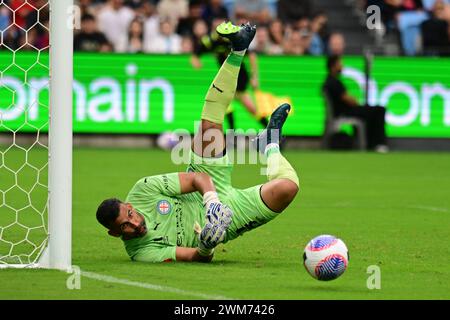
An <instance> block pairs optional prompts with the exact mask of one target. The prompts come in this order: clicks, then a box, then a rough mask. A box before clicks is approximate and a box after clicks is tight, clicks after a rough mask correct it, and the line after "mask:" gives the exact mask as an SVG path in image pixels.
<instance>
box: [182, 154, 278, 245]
mask: <svg viewBox="0 0 450 320" xmlns="http://www.w3.org/2000/svg"><path fill="white" fill-rule="evenodd" d="M232 170H233V165H232V164H231V163H230V161H229V159H228V156H224V157H221V158H202V157H200V156H198V155H196V154H195V153H194V152H191V163H190V164H189V167H188V171H190V172H205V173H207V174H208V175H209V176H210V177H211V178H212V179H213V181H214V185H215V187H216V191H217V193H218V195H219V199H220V201H222V202H223V203H224V204H226V205H228V206H229V207H230V208H231V209H232V210H233V222H232V224H231V225H230V227H229V229H228V231H227V236H226V239H225V241H224V242H227V241H230V240H233V239H235V238H237V237H238V236H240V235H242V234H243V233H244V232H247V231H250V230H252V229H255V228H256V227H259V226H261V225H263V224H265V223H267V222H269V221H270V220H272V219H273V218H275V217H276V216H277V215H278V213H276V212H274V211H272V210H271V209H269V208H268V207H267V205H266V204H265V203H264V202H263V200H262V199H261V195H260V189H261V186H262V185H261V184H260V185H256V186H253V187H250V188H247V189H237V188H233V186H232V185H231V172H232Z"/></svg>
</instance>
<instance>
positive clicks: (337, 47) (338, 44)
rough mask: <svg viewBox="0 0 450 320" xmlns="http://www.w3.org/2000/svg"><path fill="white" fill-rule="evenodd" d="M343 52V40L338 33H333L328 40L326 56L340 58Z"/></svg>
mask: <svg viewBox="0 0 450 320" xmlns="http://www.w3.org/2000/svg"><path fill="white" fill-rule="evenodd" d="M344 52H345V38H344V35H343V34H342V33H340V32H335V33H332V34H331V35H330V38H329V40H328V55H329V56H332V55H337V56H342V55H343V54H344Z"/></svg>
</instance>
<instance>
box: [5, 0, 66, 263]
mask: <svg viewBox="0 0 450 320" xmlns="http://www.w3.org/2000/svg"><path fill="white" fill-rule="evenodd" d="M11 3H12V2H10V1H8V0H0V15H3V17H5V16H6V17H7V18H8V17H9V19H10V20H9V25H8V26H6V27H5V26H4V25H3V26H2V25H1V24H0V35H1V37H0V40H1V42H0V268H11V267H13V268H35V267H39V268H51V269H60V270H69V269H70V268H71V263H72V249H71V248H72V113H73V108H72V100H73V99H72V85H73V27H72V26H73V19H74V16H73V12H74V6H73V0H48V1H43V2H39V3H40V7H37V6H36V7H35V3H38V2H34V1H31V0H23V1H22V3H19V5H17V4H16V6H15V7H13V5H12V4H11ZM24 12H28V13H30V12H31V14H30V17H31V18H29V19H28V20H31V21H33V19H34V22H32V23H31V24H30V23H29V21H28V20H27V21H26V23H25V22H24V21H20V20H19V18H18V17H19V16H21V15H22V14H23V13H24ZM3 22H4V19H3ZM37 28H39V30H41V31H42V30H44V31H45V33H46V34H47V39H48V40H47V44H42V41H41V42H39V41H36V37H37V31H36V29H37ZM11 34H12V35H14V36H15V37H16V35H18V36H17V37H16V38H15V39H14V38H13V37H10V35H11ZM11 39H12V40H11ZM43 39H44V40H45V35H44V37H43ZM10 40H11V41H10ZM13 40H14V41H13ZM33 40H34V41H35V42H33ZM44 42H45V41H44ZM46 128H48V139H46V135H45V134H43V133H45V130H46Z"/></svg>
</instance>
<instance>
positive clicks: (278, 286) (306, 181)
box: [0, 149, 450, 299]
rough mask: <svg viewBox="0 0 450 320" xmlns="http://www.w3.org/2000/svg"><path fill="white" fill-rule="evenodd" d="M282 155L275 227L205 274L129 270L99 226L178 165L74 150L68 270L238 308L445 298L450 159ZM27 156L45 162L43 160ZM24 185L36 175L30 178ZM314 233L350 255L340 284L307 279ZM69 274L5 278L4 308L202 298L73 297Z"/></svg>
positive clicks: (92, 285)
mask: <svg viewBox="0 0 450 320" xmlns="http://www.w3.org/2000/svg"><path fill="white" fill-rule="evenodd" d="M285 154H286V157H287V158H288V159H289V160H290V162H291V163H292V164H293V165H294V167H295V168H296V169H297V171H298V173H299V175H300V178H301V189H302V190H301V192H300V193H299V195H298V196H297V198H296V200H295V201H294V203H293V204H292V205H291V206H290V207H289V208H288V210H286V211H285V212H284V213H283V214H281V215H280V217H278V218H276V219H275V220H274V221H272V222H270V223H268V224H267V225H264V226H262V227H260V228H258V229H256V230H253V231H251V232H249V233H247V234H245V235H244V236H243V237H241V238H238V239H236V240H234V241H232V242H230V243H228V244H226V245H224V246H220V247H219V248H218V250H217V251H216V256H215V259H214V261H213V262H212V263H210V264H200V263H163V264H143V263H133V262H131V261H129V259H128V257H127V255H126V253H125V251H124V248H123V245H122V243H121V241H120V240H117V239H115V238H112V237H109V236H108V235H107V234H106V231H105V230H104V229H103V227H101V226H100V225H99V224H97V222H96V220H95V211H96V208H97V205H98V204H99V202H100V201H101V200H103V199H104V198H107V197H111V196H117V197H120V198H124V197H125V196H126V194H127V191H128V190H129V188H130V187H131V186H132V185H133V183H134V182H135V181H136V180H137V179H139V178H140V177H142V176H146V175H152V174H157V173H162V172H170V171H184V169H185V168H184V166H175V165H173V164H172V163H171V162H170V158H169V154H168V153H164V152H162V151H155V150H97V149H76V150H75V152H74V161H73V164H74V180H73V264H74V265H77V266H79V267H80V268H81V269H82V270H83V271H89V272H95V273H98V274H103V275H109V276H113V277H116V278H120V279H127V280H129V281H134V282H142V283H149V284H154V285H161V286H166V287H172V288H179V289H182V290H186V291H191V292H198V293H203V294H207V295H211V296H217V295H220V296H226V297H230V298H237V299H449V298H450V270H449V268H448V266H449V257H450V247H449V243H450V218H449V215H450V193H449V190H450V154H446V153H391V154H388V155H378V154H371V153H327V152H292V151H290V152H286V153H285ZM31 156H32V157H33V158H35V159H44V158H45V152H43V151H39V150H37V151H35V152H32V154H30V157H31ZM21 157H22V155H21V154H20V152H10V153H8V154H7V156H5V158H8V159H6V160H7V161H9V162H10V163H14V162H15V161H19V160H20V159H22V158H21ZM6 160H5V161H6ZM6 179H9V178H8V177H7V174H6V173H5V171H0V186H1V183H4V184H7V183H9V182H5V181H7V180H6ZM22 179H23V181H25V182H26V181H27V179H36V177H35V176H34V175H33V172H32V170H31V171H29V172H28V173H24V174H23V177H22ZM264 180H265V178H264V177H262V176H260V175H259V167H258V166H236V167H235V169H234V173H233V181H234V185H235V186H237V187H246V186H250V185H253V184H257V183H260V182H263V181H264ZM2 181H3V182H2ZM4 214H5V207H0V216H2V215H4ZM319 234H335V235H337V236H339V237H340V238H342V239H343V240H344V241H345V242H346V244H347V246H348V248H349V250H350V256H351V260H350V264H349V268H348V270H347V271H346V272H345V273H344V275H343V276H342V277H341V278H339V279H337V280H335V281H331V282H319V281H317V280H314V279H313V278H311V277H310V276H309V275H308V274H307V273H306V271H305V270H304V267H303V265H302V261H301V254H302V251H303V247H304V246H305V244H306V243H307V242H308V241H309V240H310V239H311V238H313V237H315V236H317V235H319ZM0 250H1V247H0ZM370 265H378V266H379V267H380V268H381V289H380V290H369V289H367V287H366V281H367V278H368V277H369V274H367V272H366V271H367V267H368V266H370ZM68 276H69V275H68V274H66V273H64V272H59V271H51V270H10V269H8V270H0V299H195V298H197V297H195V296H189V295H182V294H176V293H169V292H160V291H154V290H149V289H145V288H139V287H131V286H126V285H123V284H115V283H107V282H103V281H98V280H93V279H89V278H86V277H82V278H81V289H80V290H68V289H67V288H66V280H67V278H68Z"/></svg>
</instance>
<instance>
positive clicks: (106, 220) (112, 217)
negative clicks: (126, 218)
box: [96, 198, 122, 229]
mask: <svg viewBox="0 0 450 320" xmlns="http://www.w3.org/2000/svg"><path fill="white" fill-rule="evenodd" d="M121 203H122V201H120V200H119V199H116V198H111V199H106V200H104V201H103V202H102V203H101V204H100V205H99V206H98V209H97V214H96V216H97V221H98V222H100V223H101V224H102V225H103V226H104V227H105V228H107V229H110V227H111V225H112V223H113V222H114V221H116V219H117V217H118V216H119V212H120V204H121Z"/></svg>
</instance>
